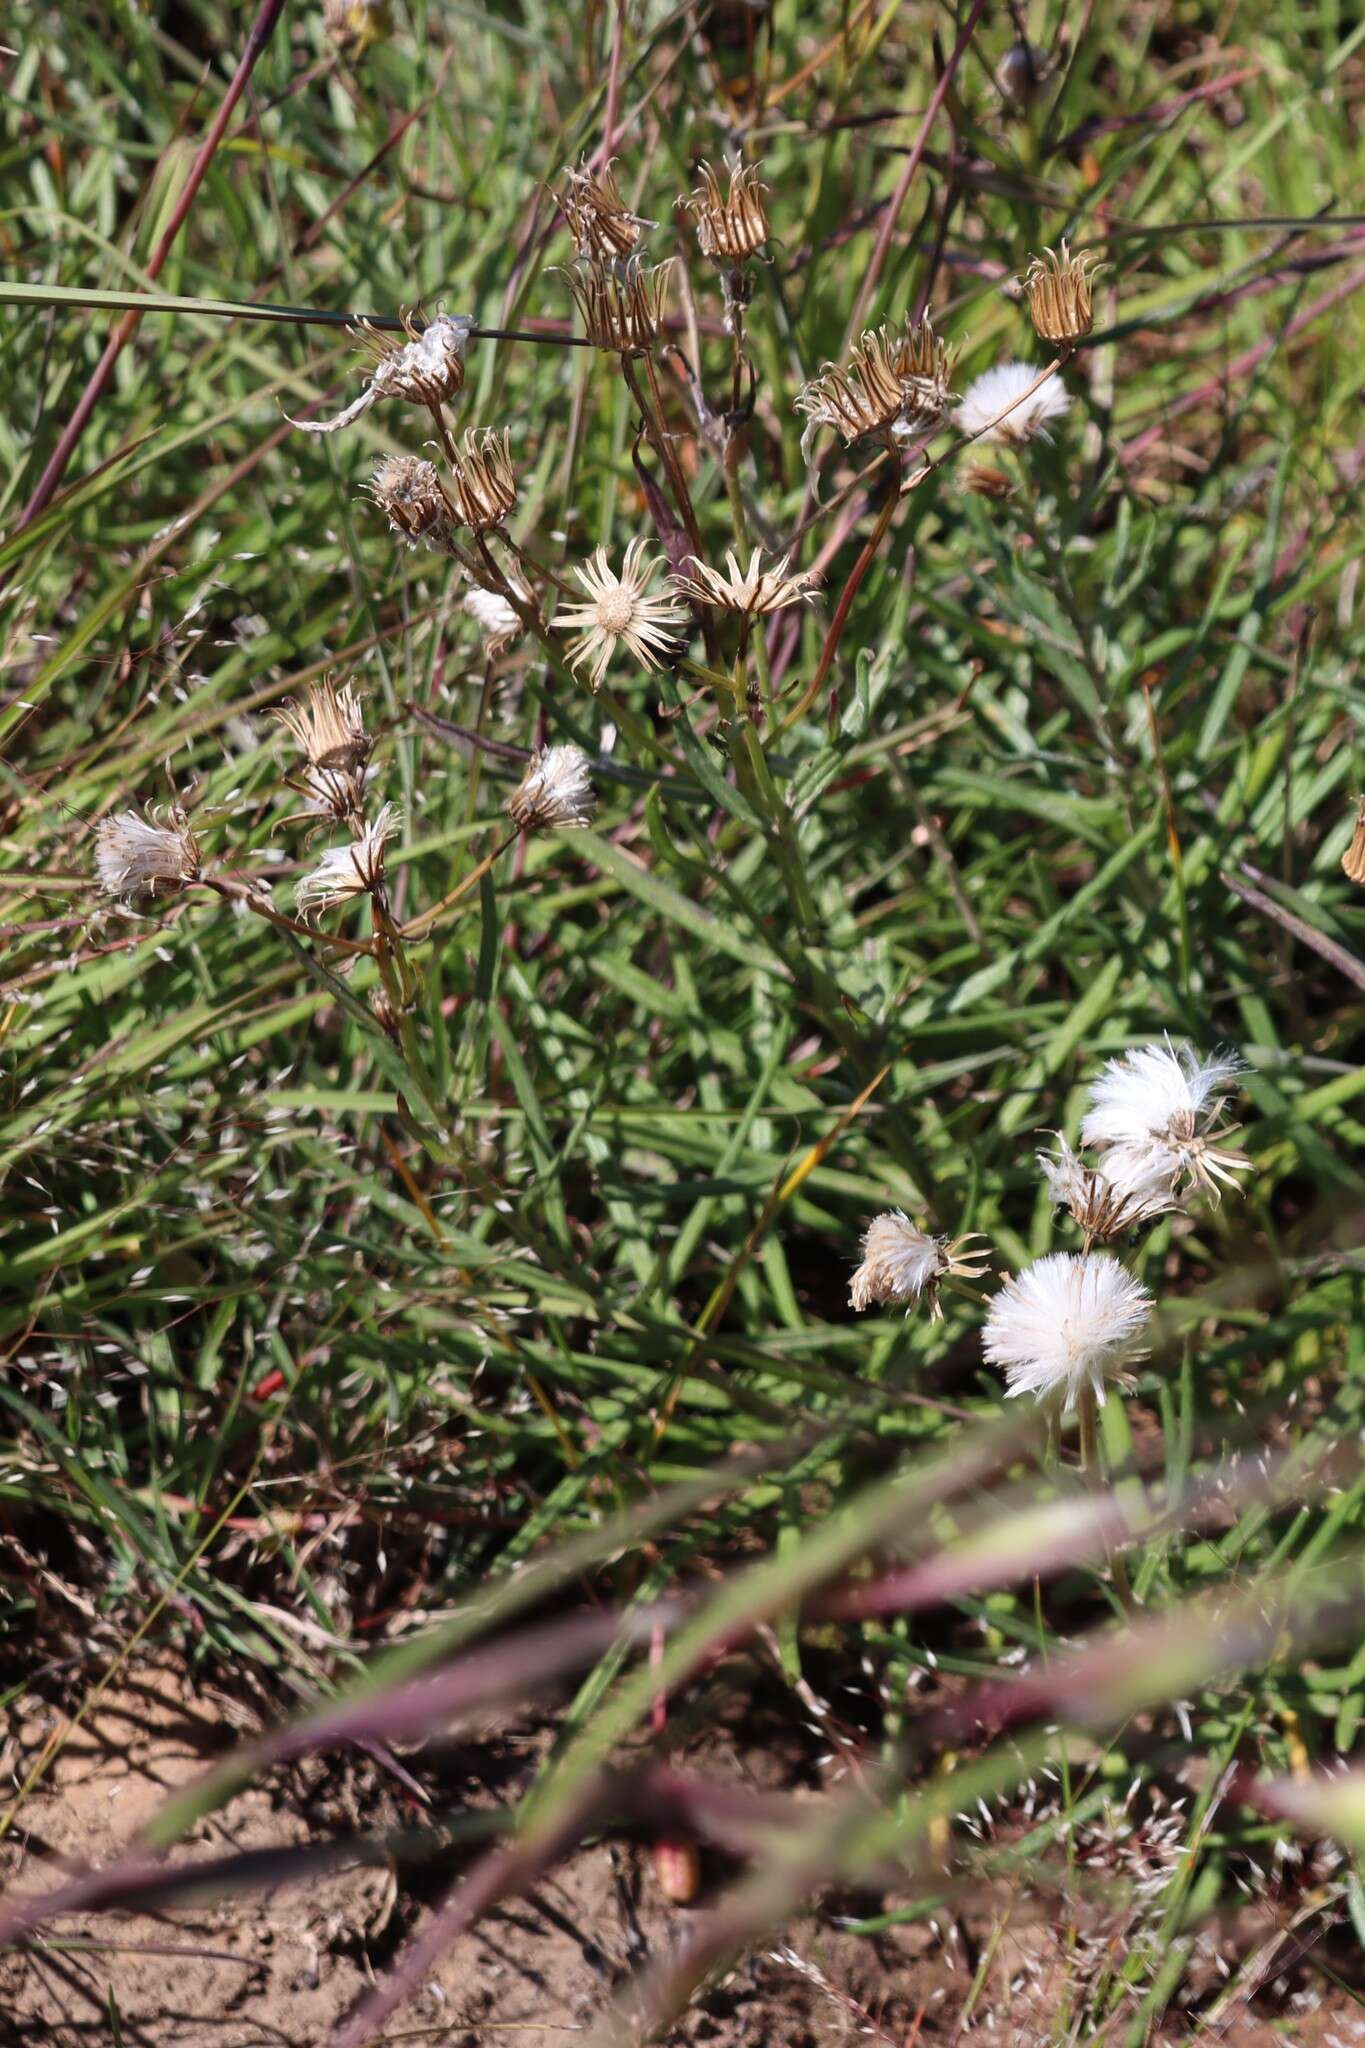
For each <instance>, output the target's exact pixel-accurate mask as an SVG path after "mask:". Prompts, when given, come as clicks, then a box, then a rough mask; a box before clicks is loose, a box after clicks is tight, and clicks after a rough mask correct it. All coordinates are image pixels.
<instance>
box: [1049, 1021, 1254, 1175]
mask: <svg viewBox="0 0 1365 2048" xmlns="http://www.w3.org/2000/svg"><path fill="white" fill-rule="evenodd" d="M1242 1071H1243V1063H1242V1060H1241V1058H1240V1057H1239V1056H1238V1054H1236V1053H1231V1052H1222V1053H1211V1054H1209V1055H1208V1056H1207V1057H1201V1055H1200V1054H1199V1053H1197V1052H1196V1051H1195V1049H1194V1047H1193V1046H1191V1045H1182V1046H1180V1047H1179V1048H1177V1047H1176V1046H1173V1045H1172V1044H1171V1042H1170V1040H1169V1039H1167V1040H1166V1042H1165V1043H1164V1044H1163V1045H1141V1046H1134V1047H1133V1048H1132V1050H1131V1051H1129V1052H1127V1053H1125V1055H1124V1057H1123V1058H1122V1059H1118V1060H1110V1062H1109V1064H1108V1066H1106V1067H1105V1069H1104V1071H1103V1073H1102V1074H1100V1075H1099V1077H1098V1078H1097V1079H1096V1080H1095V1081H1094V1082H1093V1083H1092V1084H1091V1089H1090V1107H1089V1109H1088V1110H1087V1111H1086V1114H1085V1117H1084V1118H1083V1120H1082V1123H1081V1137H1082V1139H1083V1141H1084V1142H1085V1143H1086V1144H1087V1145H1096V1146H1102V1147H1104V1160H1103V1165H1104V1172H1105V1175H1106V1177H1107V1178H1108V1179H1109V1180H1111V1181H1115V1182H1121V1183H1122V1184H1124V1185H1125V1186H1129V1187H1132V1186H1135V1185H1141V1184H1144V1183H1150V1182H1152V1181H1153V1180H1155V1179H1157V1178H1159V1177H1162V1176H1164V1177H1165V1178H1166V1179H1167V1180H1168V1181H1170V1182H1171V1184H1172V1185H1174V1186H1177V1187H1178V1186H1181V1185H1188V1186H1190V1187H1194V1188H1198V1189H1199V1190H1200V1191H1201V1192H1202V1193H1204V1194H1207V1195H1210V1196H1211V1197H1212V1198H1213V1200H1214V1201H1215V1202H1216V1201H1219V1200H1220V1199H1221V1190H1222V1188H1223V1187H1236V1185H1237V1182H1236V1179H1235V1175H1237V1174H1238V1173H1243V1172H1247V1171H1249V1170H1250V1166H1251V1161H1250V1160H1249V1159H1245V1158H1243V1157H1242V1155H1241V1153H1239V1152H1229V1151H1227V1150H1226V1149H1225V1146H1224V1141H1225V1139H1226V1138H1228V1137H1230V1136H1231V1135H1232V1130H1231V1128H1230V1127H1226V1126H1224V1125H1223V1116H1224V1112H1225V1110H1226V1106H1227V1101H1228V1097H1229V1096H1230V1095H1231V1093H1232V1092H1233V1091H1234V1090H1235V1089H1236V1088H1237V1087H1239V1086H1240V1079H1241V1074H1242Z"/></svg>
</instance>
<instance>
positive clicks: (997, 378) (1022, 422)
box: [954, 363, 1071, 448]
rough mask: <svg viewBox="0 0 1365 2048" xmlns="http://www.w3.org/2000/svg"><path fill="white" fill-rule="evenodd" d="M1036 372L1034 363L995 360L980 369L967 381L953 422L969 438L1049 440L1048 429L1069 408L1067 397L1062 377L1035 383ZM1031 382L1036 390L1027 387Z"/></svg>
mask: <svg viewBox="0 0 1365 2048" xmlns="http://www.w3.org/2000/svg"><path fill="white" fill-rule="evenodd" d="M1039 375H1040V372H1039V371H1038V370H1036V369H1035V368H1034V366H1033V364H1032V363H997V364H996V365H995V367H994V369H990V370H986V371H983V373H982V374H981V376H979V377H978V378H976V380H975V381H974V382H973V383H971V384H969V385H968V386H967V389H966V391H965V393H964V394H963V398H962V403H961V405H960V406H959V407H958V409H957V416H956V420H955V422H954V423H955V425H956V426H957V427H958V429H959V431H960V432H962V433H964V434H966V435H967V437H968V438H969V439H970V440H978V441H982V442H990V441H998V442H1000V443H1002V444H1003V445H1004V446H1005V447H1010V448H1022V447H1024V446H1025V445H1026V444H1027V443H1028V442H1030V441H1038V440H1042V441H1050V440H1051V438H1052V436H1051V435H1050V434H1049V432H1048V428H1049V427H1050V426H1051V425H1052V422H1053V421H1054V420H1059V419H1061V418H1062V417H1063V415H1064V414H1065V413H1067V412H1068V411H1069V410H1070V407H1071V398H1070V395H1069V393H1068V392H1067V390H1066V389H1065V387H1064V385H1063V384H1062V380H1061V378H1060V377H1057V376H1052V377H1049V378H1048V379H1047V382H1046V383H1044V384H1038V378H1039ZM1035 384H1037V385H1038V388H1037V390H1036V391H1034V390H1032V389H1031V388H1030V387H1031V386H1033V385H1035ZM1025 394H1027V395H1025ZM1002 414H1003V415H1004V417H1003V418H1002V417H1001V415H1002Z"/></svg>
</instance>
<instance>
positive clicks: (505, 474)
mask: <svg viewBox="0 0 1365 2048" xmlns="http://www.w3.org/2000/svg"><path fill="white" fill-rule="evenodd" d="M447 460H448V462H449V467H450V476H449V481H448V482H447V484H446V495H447V497H448V498H449V500H450V508H451V511H452V512H453V514H454V516H455V519H456V521H457V522H458V523H459V524H460V525H462V526H467V527H469V528H470V530H471V531H472V532H474V533H487V532H488V530H489V529H490V528H491V527H494V526H501V525H502V523H503V521H504V520H505V519H506V517H507V515H508V513H509V512H510V511H511V510H512V507H513V506H514V505H515V504H516V502H517V476H516V471H515V470H514V469H513V467H512V445H511V436H510V435H509V433H508V431H507V429H506V428H505V427H504V429H503V431H502V433H501V434H498V433H497V432H496V431H495V430H494V429H493V428H492V427H489V428H487V429H486V430H485V431H484V432H483V433H482V434H478V433H474V432H470V433H468V434H466V435H465V436H464V438H463V439H462V440H461V442H460V444H459V446H458V447H457V448H455V449H453V450H452V451H451V453H450V455H449V456H448V458H447Z"/></svg>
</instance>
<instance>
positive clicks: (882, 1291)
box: [848, 1209, 986, 1318]
mask: <svg viewBox="0 0 1365 2048" xmlns="http://www.w3.org/2000/svg"><path fill="white" fill-rule="evenodd" d="M970 1242H971V1239H970V1238H969V1237H958V1238H948V1237H930V1236H929V1234H928V1233H927V1231H923V1230H920V1229H918V1228H917V1227H916V1226H915V1224H913V1223H912V1222H911V1221H910V1218H909V1217H908V1216H907V1215H906V1214H905V1212H904V1210H902V1209H886V1210H883V1212H882V1214H881V1215H880V1216H874V1217H873V1219H872V1221H871V1222H870V1223H869V1224H868V1226H867V1229H866V1230H865V1231H864V1233H863V1257H862V1263H861V1265H860V1266H859V1267H858V1269H857V1271H856V1272H855V1273H854V1275H853V1278H852V1280H851V1281H850V1282H849V1288H848V1298H849V1303H850V1305H851V1306H852V1307H853V1308H855V1309H857V1310H859V1311H860V1312H861V1311H862V1310H863V1309H866V1308H871V1307H873V1306H874V1304H875V1305H880V1304H882V1303H884V1302H888V1301H895V1302H904V1303H905V1307H906V1312H907V1314H908V1312H909V1311H910V1309H911V1308H913V1306H914V1305H915V1303H916V1302H917V1301H919V1300H920V1299H921V1298H923V1299H924V1300H925V1301H927V1302H928V1304H929V1313H930V1315H931V1316H937V1317H939V1318H942V1315H943V1310H942V1309H941V1308H940V1306H939V1300H938V1290H939V1283H940V1282H941V1281H942V1280H944V1279H945V1278H946V1277H947V1276H948V1275H949V1274H950V1273H956V1274H959V1275H961V1277H962V1278H964V1279H967V1280H978V1279H980V1277H981V1275H982V1274H983V1273H984V1272H985V1270H986V1267H985V1265H984V1263H982V1264H978V1263H976V1262H977V1261H978V1260H981V1259H982V1258H983V1254H982V1253H980V1252H968V1251H967V1250H966V1247H967V1245H968V1244H969V1243H970Z"/></svg>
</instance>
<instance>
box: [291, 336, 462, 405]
mask: <svg viewBox="0 0 1365 2048" xmlns="http://www.w3.org/2000/svg"><path fill="white" fill-rule="evenodd" d="M400 317H401V319H402V322H403V331H404V333H405V334H406V335H407V337H408V338H407V340H406V341H404V342H399V341H398V340H397V339H396V338H395V337H394V336H393V335H390V334H381V333H380V332H379V330H378V329H377V328H374V327H372V326H371V325H370V324H369V322H368V321H366V320H361V321H360V322H358V323H357V325H356V326H355V327H353V328H352V329H351V332H352V334H354V335H355V336H356V337H357V339H358V340H359V342H360V343H361V345H362V347H363V348H364V349H365V351H366V353H367V354H368V355H369V356H370V358H371V359H372V361H373V364H374V367H373V369H372V370H371V371H370V381H369V383H368V384H367V385H366V386H365V389H364V390H363V391H362V392H361V394H360V396H359V398H357V399H355V400H353V402H352V403H351V404H350V405H348V406H347V407H346V409H345V411H344V412H339V413H338V414H337V415H336V417H335V418H334V419H330V420H294V419H291V420H290V421H289V424H290V426H291V427H298V428H299V429H300V430H301V431H302V432H303V433H305V434H335V433H336V432H337V430H338V429H339V428H341V427H349V426H350V425H351V424H352V422H353V421H354V420H358V419H359V418H360V416H361V414H362V413H366V412H368V411H369V409H370V407H371V406H372V405H373V404H374V403H375V401H376V399H380V398H402V399H406V400H407V401H408V403H409V404H411V405H425V406H427V407H428V408H429V409H430V410H432V411H434V410H435V409H436V407H437V406H439V405H443V404H444V403H445V401H446V400H447V399H448V398H453V397H454V396H455V394H456V392H457V391H459V390H460V388H461V386H462V385H463V383H464V354H465V349H466V347H467V346H468V343H469V330H470V328H471V327H472V326H473V324H474V323H473V321H472V320H470V319H469V318H468V317H467V316H466V315H465V314H463V313H459V314H449V313H438V314H437V316H436V318H435V319H434V320H432V321H430V322H429V323H428V325H427V326H425V327H419V326H418V325H417V324H416V322H415V321H414V319H413V318H412V315H411V314H410V313H404V314H402V315H400ZM286 417H288V415H286Z"/></svg>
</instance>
